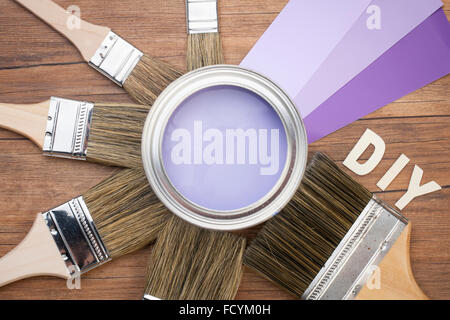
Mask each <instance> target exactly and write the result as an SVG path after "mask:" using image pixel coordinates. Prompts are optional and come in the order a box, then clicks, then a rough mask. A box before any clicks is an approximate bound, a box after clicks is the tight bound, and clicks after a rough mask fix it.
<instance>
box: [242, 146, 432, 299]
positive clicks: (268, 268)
mask: <svg viewBox="0 0 450 320" xmlns="http://www.w3.org/2000/svg"><path fill="white" fill-rule="evenodd" d="M410 233H411V226H410V224H408V222H407V220H406V218H404V217H403V216H402V215H401V214H400V213H399V212H397V211H396V210H394V209H393V208H391V207H390V206H388V205H387V204H386V203H384V202H382V201H381V200H379V199H377V198H376V197H375V196H374V195H372V194H371V193H370V192H369V191H368V190H366V189H365V188H364V187H363V186H361V185H360V184H359V183H357V182H356V181H354V180H353V179H352V178H351V177H349V176H348V175H347V174H345V173H344V172H343V171H341V170H340V169H339V168H338V167H337V166H336V165H335V164H334V163H333V161H332V160H330V159H329V158H327V157H326V156H325V155H323V154H320V153H319V154H316V155H315V156H314V158H313V159H312V161H311V163H310V164H309V165H308V168H307V170H306V173H305V177H304V178H303V180H302V183H301V186H300V188H299V190H298V191H297V193H296V195H295V196H294V198H293V199H292V201H291V202H290V203H289V205H288V206H287V207H286V208H285V209H284V210H283V211H282V212H281V213H279V214H278V215H277V216H275V217H274V218H272V219H271V220H269V221H268V222H267V224H266V225H265V226H264V228H263V229H262V230H261V231H260V232H259V234H258V235H257V237H256V238H255V240H254V241H253V242H252V243H251V245H250V246H249V247H248V248H247V250H246V252H245V256H244V264H246V265H247V266H249V267H251V268H253V269H255V270H257V271H258V272H260V273H261V274H262V275H264V276H265V277H267V278H268V279H269V280H272V281H273V282H275V283H276V284H278V285H280V286H281V287H283V288H284V289H286V290H287V291H289V292H290V293H292V294H293V295H295V296H297V297H301V298H305V299H353V298H358V299H427V297H426V296H425V294H424V293H423V292H422V291H421V290H420V288H419V287H418V285H417V284H416V282H415V280H414V277H413V275H412V271H411V264H410V260H409V238H410Z"/></svg>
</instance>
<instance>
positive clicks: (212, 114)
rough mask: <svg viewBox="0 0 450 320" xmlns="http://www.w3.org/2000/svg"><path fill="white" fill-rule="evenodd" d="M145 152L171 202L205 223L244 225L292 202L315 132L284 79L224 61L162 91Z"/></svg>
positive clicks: (152, 178)
mask: <svg viewBox="0 0 450 320" xmlns="http://www.w3.org/2000/svg"><path fill="white" fill-rule="evenodd" d="M142 158H143V164H144V169H145V172H146V175H147V178H148V180H149V182H150V185H151V187H152V189H153V191H154V192H155V194H156V195H157V196H158V198H159V199H160V200H161V201H162V202H163V203H164V204H165V206H166V207H167V208H168V209H169V210H171V211H172V212H173V213H175V214H176V215H178V216H179V217H180V218H182V219H184V220H186V221H188V222H190V223H192V224H195V225H197V226H200V227H203V228H208V229H215V230H236V229H244V228H248V227H251V226H254V225H257V224H259V223H262V222H264V221H266V220H267V219H269V218H270V217H272V216H273V215H275V214H277V213H278V212H279V211H280V210H281V209H282V208H283V207H284V206H285V205H286V204H287V203H288V202H289V200H290V199H291V198H292V196H293V195H294V193H295V191H296V190H297V188H298V186H299V184H300V181H301V179H302V177H303V173H304V171H305V166H306V159H307V138H306V133H305V129H304V125H303V122H302V119H301V117H300V114H299V113H298V111H297V109H296V107H295V105H294V103H293V102H292V101H291V99H290V98H289V97H288V96H287V95H286V93H285V92H284V91H283V90H281V89H280V88H279V87H278V86H277V85H276V84H274V83H273V82H272V81H270V80H269V79H267V78H265V77H263V76H262V75H260V74H258V73H255V72H252V71H249V70H246V69H243V68H240V67H236V66H228V65H217V66H211V67H205V68H201V69H198V70H195V71H192V72H190V73H187V74H185V75H184V76H182V77H180V78H179V79H177V80H176V81H174V82H173V83H172V84H170V85H169V86H168V87H167V88H166V90H164V91H163V92H162V93H161V95H160V96H159V97H158V99H157V100H156V101H155V103H154V105H153V107H152V108H151V110H150V112H149V114H148V117H147V120H146V123H145V126H144V132H143V138H142Z"/></svg>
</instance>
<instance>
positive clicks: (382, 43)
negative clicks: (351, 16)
mask: <svg viewBox="0 0 450 320" xmlns="http://www.w3.org/2000/svg"><path fill="white" fill-rule="evenodd" d="M441 6H442V2H441V1H440V0H374V1H372V2H371V5H370V6H369V7H368V8H367V11H366V12H365V13H364V14H362V15H361V17H360V18H359V19H358V21H357V22H356V23H355V24H354V26H353V27H352V28H351V30H350V31H349V32H348V33H347V34H346V35H345V37H344V38H343V39H342V40H341V41H340V42H339V44H338V45H337V46H336V48H335V49H334V50H333V51H332V52H331V53H330V55H329V56H328V58H327V59H326V60H325V61H324V62H323V64H322V65H321V66H320V68H319V69H318V70H317V72H316V73H315V74H314V75H313V76H312V77H311V79H310V80H309V81H308V83H307V84H306V85H305V86H304V87H303V88H302V89H301V90H300V91H299V93H298V95H297V96H295V97H294V101H295V103H296V105H297V107H298V108H299V111H300V113H301V114H302V116H303V117H306V116H307V115H308V114H310V113H311V112H312V111H313V110H314V109H315V108H317V107H318V106H319V105H320V104H322V103H323V102H325V101H326V100H327V99H328V98H329V97H331V96H332V95H333V94H334V93H336V92H337V91H338V90H339V89H340V88H342V87H343V86H344V85H345V84H346V83H348V82H349V81H350V80H351V79H353V78H354V77H355V76H356V75H358V74H359V73H360V72H361V71H362V70H364V69H365V68H366V67H367V66H369V65H370V64H371V63H372V62H374V61H375V60H376V59H377V58H378V57H380V56H381V55H382V54H383V53H384V52H386V51H387V50H388V49H389V48H391V47H392V46H393V45H394V44H395V43H397V42H398V41H399V40H400V39H402V38H403V37H404V36H406V35H407V34H408V33H409V32H410V31H411V30H413V29H414V28H415V27H417V26H418V25H419V24H420V23H422V22H423V21H424V20H425V19H426V18H428V17H429V16H430V15H432V14H433V13H434V12H436V10H438V9H439V8H440V7H441ZM281 85H282V87H283V86H284V83H283V84H281Z"/></svg>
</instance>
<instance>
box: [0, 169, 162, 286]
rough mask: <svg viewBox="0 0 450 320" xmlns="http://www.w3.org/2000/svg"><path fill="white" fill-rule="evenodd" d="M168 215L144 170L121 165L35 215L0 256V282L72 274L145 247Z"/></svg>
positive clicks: (154, 237)
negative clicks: (14, 244) (26, 230)
mask: <svg viewBox="0 0 450 320" xmlns="http://www.w3.org/2000/svg"><path fill="white" fill-rule="evenodd" d="M168 217H170V213H168V211H166V209H165V207H164V206H163V205H162V204H161V202H159V200H158V199H157V197H156V196H155V195H154V194H153V192H152V191H151V189H150V187H149V186H148V183H147V180H146V178H145V174H144V173H143V172H142V171H141V170H134V169H122V170H121V171H120V172H119V173H117V174H115V175H114V176H112V177H111V178H109V179H107V180H105V181H104V182H102V183H100V184H99V185H97V186H95V187H93V188H92V189H90V190H89V191H87V192H86V193H84V194H83V195H82V196H80V197H77V198H74V199H72V200H70V201H68V202H66V203H64V204H62V205H60V206H58V207H56V208H54V209H51V210H49V211H47V212H44V213H39V214H38V215H37V217H36V219H35V221H34V224H33V227H32V228H31V230H30V231H29V233H28V235H27V236H26V237H25V239H24V240H23V241H22V242H21V243H20V244H19V245H18V246H17V247H16V248H15V249H13V250H12V251H11V252H9V253H8V254H6V255H5V256H4V257H2V258H1V259H0V286H3V285H6V284H8V283H11V282H13V281H17V280H20V279H24V278H28V277H33V276H40V275H50V276H56V277H60V278H64V279H70V278H72V277H77V276H79V275H80V274H83V273H85V272H87V271H89V270H91V269H93V268H95V267H98V266H100V265H102V264H103V263H105V262H108V261H109V260H111V259H116V258H119V257H120V256H123V255H125V254H127V253H130V252H133V251H136V250H138V249H140V248H142V247H144V246H146V245H148V244H149V243H150V242H152V241H154V240H155V239H156V236H157V234H158V232H159V231H160V230H161V229H162V227H163V225H164V223H165V221H167V218H168Z"/></svg>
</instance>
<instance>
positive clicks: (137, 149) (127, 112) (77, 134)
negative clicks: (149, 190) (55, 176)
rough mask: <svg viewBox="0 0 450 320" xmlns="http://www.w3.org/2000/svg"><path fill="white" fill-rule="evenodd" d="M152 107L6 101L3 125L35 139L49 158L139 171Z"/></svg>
mask: <svg viewBox="0 0 450 320" xmlns="http://www.w3.org/2000/svg"><path fill="white" fill-rule="evenodd" d="M149 109H150V108H149V107H148V106H145V105H133V104H113V103H95V104H94V103H91V102H86V101H75V100H69V99H63V98H56V97H51V98H50V100H47V101H44V102H41V103H37V104H30V105H14V104H2V103H0V127H2V128H5V129H8V130H12V131H14V132H16V133H19V134H22V135H24V136H25V137H27V138H29V139H31V141H33V142H34V143H35V144H36V145H37V146H39V147H41V148H42V150H43V152H44V154H45V155H49V156H56V157H64V158H72V159H79V160H88V161H91V162H98V163H102V164H106V165H114V166H121V167H129V168H130V167H132V168H138V167H141V166H142V160H141V136H142V130H143V126H144V122H145V119H146V116H147V113H148V110H149Z"/></svg>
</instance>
